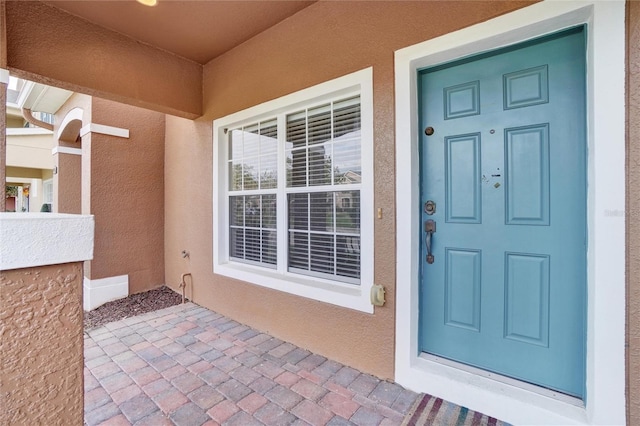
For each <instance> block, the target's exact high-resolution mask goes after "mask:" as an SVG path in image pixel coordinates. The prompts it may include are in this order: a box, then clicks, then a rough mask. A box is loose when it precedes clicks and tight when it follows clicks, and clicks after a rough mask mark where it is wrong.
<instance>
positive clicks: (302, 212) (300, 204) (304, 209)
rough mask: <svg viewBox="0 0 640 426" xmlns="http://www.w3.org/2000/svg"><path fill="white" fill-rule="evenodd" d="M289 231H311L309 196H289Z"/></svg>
mask: <svg viewBox="0 0 640 426" xmlns="http://www.w3.org/2000/svg"><path fill="white" fill-rule="evenodd" d="M288 204H289V212H288V216H289V229H297V230H305V231H306V230H308V229H309V194H289V200H288Z"/></svg>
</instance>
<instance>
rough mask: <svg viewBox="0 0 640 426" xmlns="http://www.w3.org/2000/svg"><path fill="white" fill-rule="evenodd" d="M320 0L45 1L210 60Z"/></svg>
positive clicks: (135, 36) (193, 57)
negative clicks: (145, 3) (147, 3)
mask: <svg viewBox="0 0 640 426" xmlns="http://www.w3.org/2000/svg"><path fill="white" fill-rule="evenodd" d="M315 1H316V0H260V1H256V0H232V1H226V0H202V1H197V0H191V1H176V0H158V4H157V5H156V6H154V7H148V6H143V5H141V4H139V3H138V2H136V1H135V0H124V1H122V0H94V1H77V0H75V1H73V0H72V1H69V0H45V1H44V3H47V4H50V5H52V6H55V7H57V8H59V9H62V10H64V11H66V12H68V13H70V14H72V15H76V16H78V17H80V18H83V19H85V20H87V21H90V22H92V23H94V24H97V25H99V26H101V27H104V28H108V29H110V30H113V31H116V32H118V33H121V34H124V35H126V36H129V37H131V38H133V39H135V40H139V41H141V42H144V43H147V44H150V45H152V46H155V47H158V48H160V49H163V50H166V51H169V52H172V53H174V54H176V55H178V56H182V57H184V58H187V59H190V60H192V61H195V62H198V63H200V64H206V63H207V62H209V61H210V60H212V59H214V58H216V57H217V56H219V55H221V54H223V53H224V52H227V51H229V50H231V49H233V48H234V47H235V46H237V45H239V44H242V43H243V42H245V41H247V40H248V39H250V38H251V37H253V36H255V35H257V34H259V33H260V32H262V31H264V30H266V29H268V28H270V27H272V26H274V25H276V24H277V23H278V22H280V21H283V20H284V19H286V18H288V17H289V16H291V15H293V14H295V13H297V12H299V11H300V10H302V9H304V8H305V7H307V6H309V5H311V4H313V3H314V2H315Z"/></svg>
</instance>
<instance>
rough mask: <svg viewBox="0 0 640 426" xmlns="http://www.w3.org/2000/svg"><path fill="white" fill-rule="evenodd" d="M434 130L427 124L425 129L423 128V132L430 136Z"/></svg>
mask: <svg viewBox="0 0 640 426" xmlns="http://www.w3.org/2000/svg"><path fill="white" fill-rule="evenodd" d="M434 132H435V130H433V127H431V126H429V127H427V128H426V129H424V134H425V135H427V136H431V135H432V134H433V133H434Z"/></svg>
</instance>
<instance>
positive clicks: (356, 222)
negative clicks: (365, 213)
mask: <svg viewBox="0 0 640 426" xmlns="http://www.w3.org/2000/svg"><path fill="white" fill-rule="evenodd" d="M335 203H336V232H338V233H342V232H345V233H359V232H360V191H342V192H336V193H335Z"/></svg>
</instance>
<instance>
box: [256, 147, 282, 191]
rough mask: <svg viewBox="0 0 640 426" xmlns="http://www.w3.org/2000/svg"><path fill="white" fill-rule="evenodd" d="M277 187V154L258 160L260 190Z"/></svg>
mask: <svg viewBox="0 0 640 426" xmlns="http://www.w3.org/2000/svg"><path fill="white" fill-rule="evenodd" d="M277 187H278V154H277V153H274V154H269V155H264V156H262V158H261V159H260V189H271V188H277Z"/></svg>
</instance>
